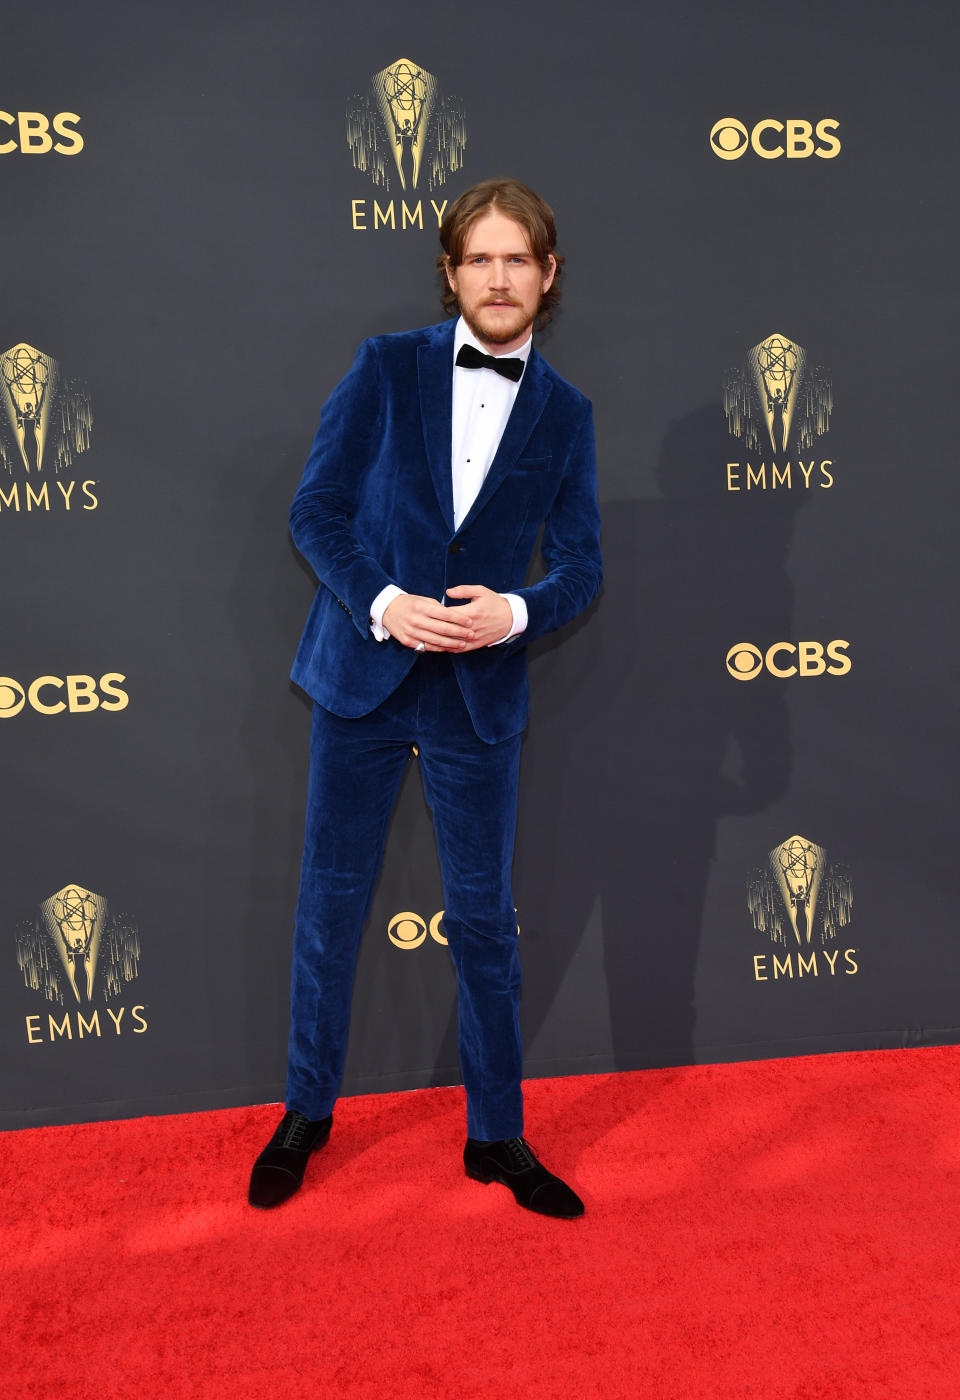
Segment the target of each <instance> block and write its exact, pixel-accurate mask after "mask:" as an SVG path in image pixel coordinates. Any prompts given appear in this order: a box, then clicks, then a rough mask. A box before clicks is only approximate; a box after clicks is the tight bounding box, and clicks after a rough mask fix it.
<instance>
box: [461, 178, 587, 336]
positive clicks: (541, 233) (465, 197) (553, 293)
mask: <svg viewBox="0 0 960 1400" xmlns="http://www.w3.org/2000/svg"><path fill="white" fill-rule="evenodd" d="M490 209H497V210H499V211H500V213H501V214H504V215H505V216H506V217H507V218H508V219H513V221H514V223H517V224H519V225H520V227H521V228H522V229H523V230H524V231H525V233H526V235H527V240H528V242H529V244H530V251H531V252H532V254H533V256H534V257H535V258H536V259H537V261H538V262H539V264H540V266H541V267H542V268H543V270H544V272H549V270H550V257H551V254H552V255H553V257H554V258H556V261H557V267H556V271H555V272H554V275H553V282H552V284H551V285H550V287H548V288H547V290H546V291H545V292H544V294H543V296H542V297H541V298H540V308H539V310H538V312H537V318H536V322H535V325H536V329H537V330H543V328H544V326H546V325H548V324H549V323H550V321H551V319H552V317H553V313H554V310H555V309H556V306H557V303H558V302H559V300H560V297H561V296H562V295H563V293H562V289H561V287H560V279H561V274H562V272H563V264H564V262H565V258H564V257H563V255H562V254H561V253H558V252H557V250H556V248H557V229H556V225H555V223H554V221H553V210H552V209H551V208H550V205H549V204H546V203H545V202H544V201H543V200H542V199H541V198H540V196H539V195H538V194H535V193H534V191H533V190H531V189H530V188H529V187H528V186H527V185H522V184H521V183H520V181H519V180H482V181H481V182H480V184H479V185H472V186H471V187H470V189H468V190H465V191H464V193H463V194H462V195H461V196H460V198H459V199H457V200H455V201H454V203H453V205H452V206H451V208H450V211H449V213H448V214H447V216H446V218H445V219H444V221H443V223H442V224H441V225H440V246H441V247H442V248H443V252H442V253H438V254H437V272H438V274H439V277H440V299H441V301H442V302H443V309H444V311H446V313H447V315H448V316H456V315H458V314H459V311H460V304H459V302H458V301H457V294H456V292H455V291H454V290H453V288H452V287H451V286H450V283H449V282H448V280H447V268H448V267H459V266H460V264H461V263H462V261H463V249H464V245H465V244H466V241H467V234H468V233H469V232H470V229H471V228H472V227H473V225H474V224H475V223H476V221H477V219H479V218H480V216H481V215H482V214H486V213H487V211H488V210H490Z"/></svg>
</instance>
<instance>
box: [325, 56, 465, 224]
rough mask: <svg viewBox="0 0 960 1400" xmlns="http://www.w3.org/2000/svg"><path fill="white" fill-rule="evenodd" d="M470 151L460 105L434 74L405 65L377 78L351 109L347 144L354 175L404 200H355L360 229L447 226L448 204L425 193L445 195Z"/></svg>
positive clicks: (403, 60)
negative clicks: (443, 187)
mask: <svg viewBox="0 0 960 1400" xmlns="http://www.w3.org/2000/svg"><path fill="white" fill-rule="evenodd" d="M466 144H467V133H466V127H465V124H464V114H463V106H462V104H461V102H460V99H459V98H457V97H453V96H450V95H446V94H444V93H443V92H442V91H441V89H440V84H439V82H438V80H437V78H436V77H435V76H434V74H433V73H428V72H427V70H426V69H425V68H421V67H420V65H419V64H417V63H414V61H413V60H412V59H409V58H398V59H395V60H394V62H393V63H389V64H388V65H387V67H386V68H383V69H381V70H380V72H379V73H374V75H373V77H372V78H371V79H370V86H369V89H368V90H367V92H366V93H355V94H354V96H353V98H352V99H351V101H350V103H349V105H348V107H347V145H348V146H349V148H350V155H351V158H352V160H353V168H354V169H355V170H360V171H362V172H363V173H364V174H365V175H367V176H368V177H369V179H370V180H371V181H372V182H373V184H374V185H377V186H379V188H380V189H382V190H383V191H385V192H387V193H389V192H390V191H391V190H392V189H395V188H396V187H399V198H390V199H385V200H383V202H382V203H381V201H380V200H379V199H371V200H367V199H354V200H351V202H350V205H351V224H352V227H353V228H354V229H357V230H366V229H379V228H391V229H397V228H400V229H405V228H419V229H422V228H423V227H424V218H426V219H427V222H428V224H429V226H430V227H431V228H432V227H433V224H432V222H431V213H432V214H433V215H434V216H435V217H436V221H437V227H438V228H439V227H440V224H441V223H442V222H443V215H444V211H445V209H446V207H447V202H448V201H447V200H443V202H442V203H439V204H438V203H437V201H436V200H435V199H432V198H429V195H428V203H429V208H427V207H425V204H424V197H423V193H421V194H420V195H419V196H417V195H416V193H415V192H416V191H418V190H419V191H421V192H423V191H427V192H430V191H433V190H439V188H440V186H441V185H443V184H445V183H446V180H447V176H448V175H453V174H455V173H456V172H457V171H458V170H459V169H460V167H461V165H462V164H463V152H464V148H465V147H466Z"/></svg>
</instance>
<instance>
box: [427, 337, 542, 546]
mask: <svg viewBox="0 0 960 1400" xmlns="http://www.w3.org/2000/svg"><path fill="white" fill-rule="evenodd" d="M453 329H454V322H452V321H451V322H450V324H449V326H443V327H441V329H440V332H439V333H438V334H437V335H436V336H435V337H434V338H432V339H431V340H429V341H427V343H426V344H425V345H420V346H418V347H417V376H418V380H419V385H420V417H421V421H422V423H423V445H424V447H425V448H426V453H427V464H428V466H429V468H430V476H431V478H432V480H433V488H434V490H435V491H436V493H437V500H438V501H439V502H440V509H441V510H442V511H443V518H444V520H445V521H446V523H447V527H448V529H449V530H450V533H451V534H452V533H453V475H452V469H451V465H450V455H451V450H452V449H451V426H452V415H453ZM518 397H519V396H518Z"/></svg>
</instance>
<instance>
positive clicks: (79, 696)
mask: <svg viewBox="0 0 960 1400" xmlns="http://www.w3.org/2000/svg"><path fill="white" fill-rule="evenodd" d="M126 679H127V678H126V676H124V675H122V674H121V673H120V672H119V671H107V672H106V673H105V674H104V675H102V676H101V677H100V679H99V681H96V680H94V678H93V676H64V677H62V678H61V677H60V676H38V677H37V679H36V680H35V681H31V682H30V684H29V685H28V686H22V685H21V684H20V682H19V681H15V680H14V679H13V677H12V676H0V719H13V717H14V716H15V715H18V714H19V713H20V711H21V710H22V709H23V708H24V707H25V706H26V705H29V706H30V708H31V710H36V712H37V714H39V715H62V714H63V713H64V712H65V711H67V712H68V713H70V714H72V715H83V714H91V713H92V712H93V711H94V710H106V711H107V713H113V712H115V711H117V710H125V709H126V708H127V706H128V705H129V704H130V696H129V695H128V694H127V692H126V691H125V690H121V688H120V684H121V682H122V681H125V680H126Z"/></svg>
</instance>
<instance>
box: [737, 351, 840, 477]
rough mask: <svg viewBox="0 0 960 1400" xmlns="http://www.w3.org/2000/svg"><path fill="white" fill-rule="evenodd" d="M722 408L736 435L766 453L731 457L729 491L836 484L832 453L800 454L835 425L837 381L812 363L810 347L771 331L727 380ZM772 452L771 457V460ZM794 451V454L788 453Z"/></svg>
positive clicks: (756, 450) (805, 451)
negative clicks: (819, 455)
mask: <svg viewBox="0 0 960 1400" xmlns="http://www.w3.org/2000/svg"><path fill="white" fill-rule="evenodd" d="M723 411H724V413H725V415H726V419H727V429H728V431H729V432H730V434H731V436H732V437H736V438H740V439H741V441H742V442H743V443H744V445H745V446H746V447H747V448H748V449H749V450H750V451H751V452H752V453H754V454H757V455H758V456H760V457H761V458H762V460H761V461H760V462H759V464H758V465H756V466H755V465H754V463H753V462H752V461H749V462H728V463H727V464H726V468H727V490H728V491H743V490H746V491H755V490H760V491H767V490H771V491H776V490H778V489H779V490H786V491H791V490H795V489H797V490H810V488H811V486H814V485H816V486H819V487H821V488H823V489H824V490H829V488H830V487H831V486H832V485H833V483H834V476H833V472H832V471H831V468H832V466H833V462H832V461H831V460H830V459H829V458H827V459H822V460H819V461H818V460H817V458H816V456H815V455H811V456H810V458H809V460H807V461H804V460H803V457H802V456H801V455H800V454H804V453H808V452H811V449H812V448H813V445H814V443H815V442H816V441H817V440H818V439H819V438H822V437H823V436H824V434H825V433H827V432H829V430H830V414H831V413H832V412H833V385H832V383H831V381H830V377H829V375H828V373H827V371H826V370H825V369H823V367H822V366H820V365H811V364H810V363H809V362H808V356H807V352H806V350H805V349H804V348H803V346H802V345H798V344H797V342H796V341H794V340H791V339H790V338H789V337H788V336H785V335H781V334H774V335H768V336H767V338H766V340H761V341H760V342H759V344H757V345H754V346H753V347H752V348H751V349H750V350H748V351H747V357H746V362H745V363H744V364H743V365H742V366H738V367H737V368H734V369H730V370H728V371H727V373H726V375H725V376H724V381H723ZM767 451H769V452H770V454H771V457H770V460H769V462H768V461H767V459H766V453H767ZM791 452H793V453H795V454H796V457H795V459H794V458H793V457H792V456H788V453H791Z"/></svg>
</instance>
